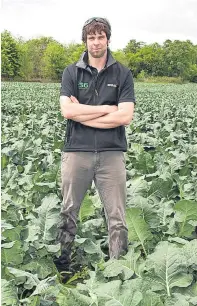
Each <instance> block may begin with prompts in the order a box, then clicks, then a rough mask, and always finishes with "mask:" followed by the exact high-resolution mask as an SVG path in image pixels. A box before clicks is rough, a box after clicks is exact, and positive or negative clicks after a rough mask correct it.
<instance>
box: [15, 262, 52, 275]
mask: <svg viewBox="0 0 197 306" xmlns="http://www.w3.org/2000/svg"><path fill="white" fill-rule="evenodd" d="M21 268H22V269H23V270H24V271H29V272H31V273H32V274H37V276H38V278H39V279H44V278H46V277H47V276H49V275H50V274H51V273H52V271H53V263H52V260H49V259H47V258H40V259H39V260H38V259H36V260H32V261H31V262H29V263H28V264H26V265H23V266H21Z"/></svg>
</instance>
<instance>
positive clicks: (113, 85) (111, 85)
mask: <svg viewBox="0 0 197 306" xmlns="http://www.w3.org/2000/svg"><path fill="white" fill-rule="evenodd" d="M107 86H110V87H117V86H118V85H116V84H107Z"/></svg>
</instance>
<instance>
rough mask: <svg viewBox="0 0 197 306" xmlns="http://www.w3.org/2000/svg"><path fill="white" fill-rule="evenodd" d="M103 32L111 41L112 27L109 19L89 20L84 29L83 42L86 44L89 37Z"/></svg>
mask: <svg viewBox="0 0 197 306" xmlns="http://www.w3.org/2000/svg"><path fill="white" fill-rule="evenodd" d="M102 31H103V32H105V34H106V36H107V39H108V40H109V39H110V37H111V26H110V23H109V21H108V20H107V19H105V18H97V17H95V18H91V19H88V20H87V21H86V22H85V24H84V26H83V29H82V41H83V42H84V43H86V41H87V35H90V34H96V32H98V33H99V34H101V32H102Z"/></svg>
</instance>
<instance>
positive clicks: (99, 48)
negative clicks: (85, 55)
mask: <svg viewBox="0 0 197 306" xmlns="http://www.w3.org/2000/svg"><path fill="white" fill-rule="evenodd" d="M86 46H87V50H88V52H89V53H90V54H91V56H92V57H94V58H100V57H102V56H103V55H104V54H105V52H106V50H107V46H108V40H107V36H106V33H105V32H103V31H102V32H101V33H100V34H99V33H98V32H96V33H95V34H88V35H87V43H86Z"/></svg>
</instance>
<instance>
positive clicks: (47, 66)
mask: <svg viewBox="0 0 197 306" xmlns="http://www.w3.org/2000/svg"><path fill="white" fill-rule="evenodd" d="M84 50H85V46H84V44H77V43H70V44H68V45H63V44H61V43H59V42H58V41H56V40H55V39H53V38H52V37H40V38H33V39H30V40H27V41H25V40H24V39H22V38H18V39H16V38H15V37H13V35H12V34H11V33H10V32H9V31H7V30H5V31H4V32H3V33H2V34H1V61H2V64H1V66H2V68H1V76H2V79H3V80H14V81H43V80H45V81H46V80H48V81H60V80H61V77H62V72H63V70H64V68H65V67H66V66H68V65H69V64H71V63H73V62H75V61H77V60H78V59H79V57H80V55H81V53H82V52H83V51H84ZM112 53H113V56H114V57H115V58H116V60H118V61H120V62H121V63H122V64H124V65H125V66H127V67H128V68H129V69H131V71H132V73H133V75H134V77H135V78H138V79H140V78H146V77H164V76H166V77H179V78H181V79H182V80H187V81H190V82H196V83H197V45H194V44H193V43H192V42H191V41H190V40H186V41H180V40H174V41H171V40H166V41H165V42H164V43H163V44H162V45H160V44H158V43H153V44H146V43H145V42H141V41H140V42H138V41H136V40H135V39H132V40H130V41H129V42H128V44H127V45H126V47H125V48H123V49H119V50H117V51H113V52H112Z"/></svg>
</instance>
